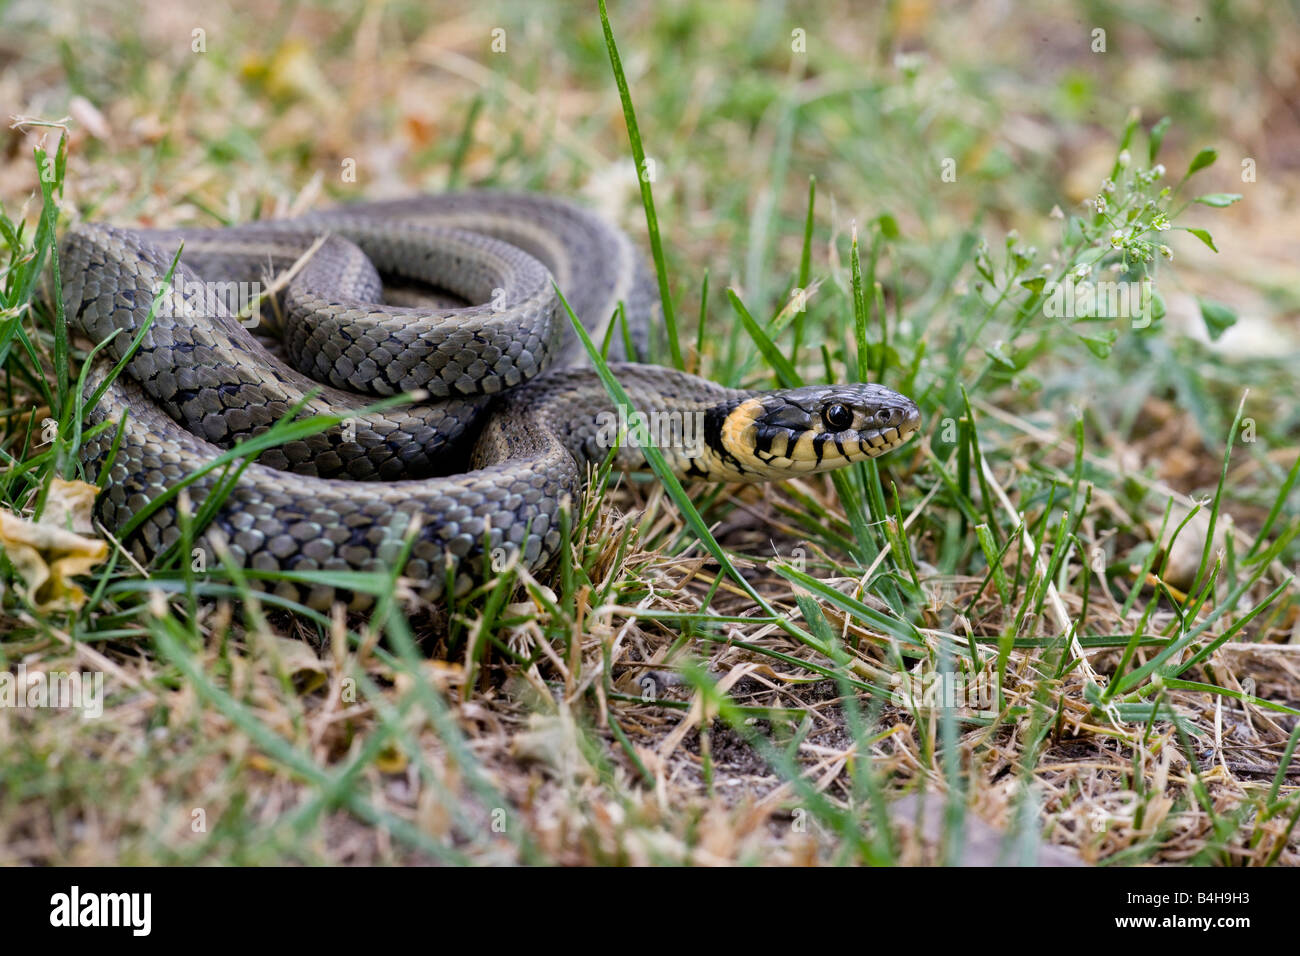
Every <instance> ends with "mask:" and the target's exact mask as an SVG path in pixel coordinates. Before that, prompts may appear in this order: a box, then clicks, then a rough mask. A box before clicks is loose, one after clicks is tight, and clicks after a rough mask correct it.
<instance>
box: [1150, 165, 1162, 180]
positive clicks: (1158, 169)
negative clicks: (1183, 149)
mask: <svg viewBox="0 0 1300 956" xmlns="http://www.w3.org/2000/svg"><path fill="white" fill-rule="evenodd" d="M1151 172H1153V173H1155V174H1156V179H1159V178H1160V177H1161V176H1163V175H1164V174H1165V164H1164V163H1156V164H1155V165H1154V166H1152V167H1151Z"/></svg>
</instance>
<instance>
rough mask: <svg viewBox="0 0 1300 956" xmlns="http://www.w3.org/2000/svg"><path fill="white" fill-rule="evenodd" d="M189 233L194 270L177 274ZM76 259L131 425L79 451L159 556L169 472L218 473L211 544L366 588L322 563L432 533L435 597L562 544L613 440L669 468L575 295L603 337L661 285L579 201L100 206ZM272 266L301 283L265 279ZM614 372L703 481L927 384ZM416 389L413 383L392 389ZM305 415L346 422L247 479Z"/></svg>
mask: <svg viewBox="0 0 1300 956" xmlns="http://www.w3.org/2000/svg"><path fill="white" fill-rule="evenodd" d="M182 243H183V252H182V253H181V255H180V258H179V263H178V265H177V266H176V269H175V273H174V275H173V276H172V279H171V286H172V288H173V290H174V291H173V292H172V294H170V295H161V296H160V292H164V291H165V290H166V288H167V286H166V285H165V283H164V280H165V279H166V276H167V274H168V270H169V268H170V267H171V265H172V261H173V256H174V255H175V254H176V252H177V249H178V248H182ZM60 257H61V264H62V268H63V293H62V294H63V300H64V306H65V309H66V314H67V316H68V320H69V322H70V324H71V326H72V327H73V328H74V329H75V330H77V331H78V332H80V333H81V334H83V335H84V336H86V337H88V338H89V339H91V340H93V342H95V343H104V345H103V348H101V349H100V350H99V351H98V352H97V353H96V354H95V355H94V357H93V359H92V361H91V369H90V370H89V375H88V383H89V384H88V390H90V389H94V388H97V387H99V386H100V384H101V383H107V384H106V386H105V388H104V391H103V394H102V397H101V399H100V401H98V402H97V403H96V404H95V405H94V407H93V408H90V409H89V410H88V412H87V423H88V424H89V425H91V426H94V425H98V424H102V423H109V424H108V425H107V426H106V427H104V428H101V429H98V430H96V431H92V432H91V434H92V436H93V437H90V438H88V439H87V440H86V441H85V442H84V443H83V446H82V448H81V452H80V454H81V458H82V461H83V464H84V466H85V470H86V473H87V475H88V476H90V477H91V478H92V479H94V478H98V480H99V482H100V484H101V487H102V491H101V493H100V495H99V497H98V499H97V505H96V508H97V514H98V517H99V518H100V520H101V521H102V523H103V524H104V525H105V526H106V527H107V528H108V529H110V530H113V531H114V532H115V533H117V534H118V535H121V536H124V538H125V541H124V543H125V544H126V545H127V546H128V548H129V549H130V550H131V551H132V552H133V553H134V554H135V556H136V557H137V558H138V559H139V560H141V561H146V562H147V561H150V560H154V559H156V558H157V557H158V556H159V555H160V554H161V553H163V552H166V551H167V549H169V548H171V547H172V546H174V545H175V544H176V542H177V541H178V540H180V539H182V524H183V521H184V520H185V519H184V515H183V514H181V513H178V507H180V506H179V505H178V502H179V501H180V497H179V496H178V495H175V494H173V495H171V496H170V497H168V496H167V495H166V494H165V493H166V492H168V490H169V489H174V488H176V487H177V485H178V484H180V483H182V482H184V481H186V480H187V479H189V484H188V486H187V494H188V496H189V501H190V502H191V505H190V506H191V508H193V509H195V511H197V509H198V508H199V507H200V503H202V502H203V501H205V500H206V498H207V496H208V494H209V493H211V492H212V491H213V490H214V489H215V488H218V487H219V486H220V487H221V491H222V494H224V495H225V497H224V498H219V499H217V500H219V501H220V504H219V506H217V507H216V508H215V509H213V512H212V513H211V514H210V515H209V516H208V517H209V518H210V523H208V524H207V525H206V527H205V528H204V529H200V530H201V537H200V538H199V539H196V540H198V541H201V542H202V544H203V547H204V548H205V550H206V549H215V551H216V553H217V554H219V555H220V556H222V558H223V559H224V560H233V561H234V562H235V563H236V564H237V565H241V566H242V567H243V568H245V569H246V573H247V576H248V577H249V578H250V582H251V583H253V584H254V585H256V586H259V587H262V588H263V589H266V590H270V591H273V592H275V593H277V594H279V595H281V596H282V597H285V598H287V599H290V600H293V601H297V602H301V603H303V604H306V605H307V606H309V607H312V608H316V609H326V608H328V607H329V606H331V604H332V603H333V602H335V601H342V602H344V603H346V604H348V605H349V606H350V607H353V608H363V607H365V606H366V605H367V604H368V603H370V601H371V598H370V597H369V596H368V595H367V594H366V593H365V592H364V591H361V590H357V591H352V590H350V589H348V588H347V587H346V581H345V579H344V578H340V577H338V576H331V575H330V574H325V573H322V572H350V571H351V572H355V571H375V570H387V569H388V568H391V567H392V565H393V563H394V562H396V561H397V560H399V559H400V557H401V556H402V555H403V553H406V552H404V548H406V547H409V548H410V551H409V556H408V560H407V563H406V564H405V566H404V568H403V574H404V575H405V577H406V578H407V579H408V580H409V581H411V582H413V585H414V588H415V590H416V591H417V592H418V593H419V595H420V596H421V597H422V598H424V599H426V600H428V601H436V600H438V599H439V598H440V597H443V596H445V593H446V591H447V589H448V588H450V589H452V590H453V591H455V592H456V593H463V592H465V591H466V590H468V589H469V588H470V587H471V586H472V585H473V584H474V583H475V582H477V581H481V580H483V579H484V578H485V577H486V576H487V572H488V570H489V568H490V565H491V563H492V562H491V561H490V560H489V556H490V555H493V554H498V555H499V554H502V553H510V552H513V553H514V555H515V556H517V558H518V559H519V560H521V561H522V562H523V563H524V564H525V565H526V566H527V567H529V568H533V569H536V568H539V567H543V566H544V565H546V563H547V562H548V561H549V560H550V559H551V558H552V557H553V556H554V555H555V554H556V552H557V549H558V548H559V547H560V542H561V533H560V528H561V524H560V509H561V507H562V506H565V505H566V503H570V504H571V503H575V502H579V501H580V496H581V493H582V491H583V488H584V482H585V479H586V473H587V467H588V463H590V462H600V461H601V460H603V459H605V458H606V457H607V456H608V455H609V453H610V451H611V447H612V448H614V459H615V463H616V465H617V466H618V467H620V468H624V469H640V468H645V467H646V462H645V459H644V456H643V454H642V452H641V451H640V449H639V447H638V445H637V443H636V442H634V441H627V440H626V438H625V436H626V432H618V431H617V430H616V429H614V430H611V421H612V420H613V416H612V414H611V413H612V412H613V411H614V409H615V405H614V404H613V403H612V402H611V400H610V399H609V398H608V396H607V393H606V391H605V389H604V387H603V386H602V384H601V382H600V380H599V378H598V376H597V375H596V372H595V370H594V369H591V368H590V367H579V366H580V364H581V363H580V362H578V359H579V358H581V359H582V360H583V362H585V355H586V353H585V351H584V350H583V349H582V347H581V343H580V342H579V341H578V340H577V337H576V336H575V335H574V334H573V332H572V329H571V326H570V322H569V320H568V315H567V312H566V311H565V309H564V307H563V304H562V303H561V302H560V301H559V298H558V296H557V295H556V292H555V289H556V287H558V288H559V289H560V291H561V292H562V293H563V294H564V296H565V297H566V299H567V301H568V302H569V304H570V305H571V306H572V308H573V310H574V312H575V313H576V315H577V317H578V318H579V319H580V321H582V323H583V324H584V326H585V327H587V328H588V329H590V330H591V331H592V332H593V335H594V337H595V340H596V341H597V342H600V341H601V337H602V335H603V333H604V330H605V327H606V325H607V323H609V322H610V321H611V320H612V318H611V317H612V316H613V315H614V314H615V312H616V309H617V306H618V304H619V303H620V302H622V303H623V304H624V310H625V314H626V316H627V318H628V320H629V322H628V326H629V328H631V329H632V330H634V334H633V335H632V336H631V338H632V339H633V340H634V342H638V341H639V342H641V343H644V341H645V337H644V330H645V328H646V324H647V321H648V319H649V317H650V315H651V314H652V312H653V308H654V304H655V302H656V301H657V296H656V294H655V288H654V285H653V283H652V281H651V280H650V278H649V275H648V273H647V271H646V270H645V268H644V266H643V264H642V261H641V259H640V257H639V255H638V254H637V252H636V249H635V247H634V246H633V244H632V243H631V241H630V240H629V239H628V237H627V236H626V235H625V234H623V233H622V232H621V231H619V230H617V229H615V228H613V227H611V226H609V225H607V224H606V223H605V222H604V221H603V220H601V219H600V218H598V217H597V216H595V215H594V214H592V213H590V212H588V211H586V210H584V209H582V208H581V207H579V206H576V205H574V204H571V203H569V202H567V201H564V200H560V199H556V198H551V197H546V196H540V195H513V194H504V193H490V192H470V193H458V194H453V195H445V196H423V197H417V198H412V199H408V200H399V201H389V202H371V203H358V204H351V205H346V206H343V207H340V208H338V209H335V210H328V211H325V212H319V213H313V214H309V215H307V216H303V217H301V218H296V219H285V220H269V221H262V222H255V223H250V224H247V225H241V226H237V227H232V228H227V229H193V230H179V231H158V230H144V229H127V228H120V227H116V226H110V225H103V224H93V223H91V224H80V225H78V226H76V227H74V228H73V229H72V230H70V231H69V232H68V234H67V235H66V236H65V237H64V239H63V241H62V243H61V247H60ZM270 276H280V277H281V279H284V278H285V277H287V281H279V282H277V283H275V284H273V285H271V286H270V287H269V288H268V282H267V280H268V277H270ZM245 288H251V289H255V290H258V291H268V292H270V293H272V294H271V295H269V296H268V297H265V298H268V299H269V305H271V306H274V308H268V303H267V302H263V303H262V305H261V306H260V307H259V308H258V309H249V308H248V307H247V306H248V303H246V302H243V301H242V299H239V300H238V301H233V300H232V295H231V294H230V293H231V292H232V290H236V291H237V290H242V289H245ZM236 298H237V297H236ZM155 300H156V301H155ZM267 312H271V313H273V316H274V318H273V319H272V318H271V317H267V318H266V319H262V315H263V314H264V313H267ZM151 313H152V315H153V318H152V320H151V322H150V324H149V326H148V329H147V331H145V332H144V334H143V336H139V333H140V332H141V330H142V328H144V326H145V323H146V322H147V321H150V315H151ZM255 319H256V320H258V321H260V325H258V327H256V328H254V327H251V326H253V325H254V320H255ZM267 330H270V331H273V332H274V333H276V335H277V337H278V338H279V341H280V343H281V344H280V346H279V347H276V346H274V345H273V344H272V345H268V344H267V341H266V339H265V338H264V337H263V336H262V335H261V334H260V333H262V332H264V331H267ZM138 336H139V338H140V342H139V346H138V348H137V349H135V350H134V351H132V350H131V344H132V341H133V339H135V338H137V337H138ZM620 338H621V336H619V335H616V336H614V339H615V340H618V339H620ZM127 356H129V358H127V361H126V364H125V369H124V373H123V374H122V375H120V376H118V377H116V378H113V377H112V376H111V375H110V374H109V370H110V369H111V368H112V367H113V365H114V363H116V362H118V361H119V360H121V359H123V358H124V357H127ZM610 367H611V370H612V371H613V373H614V375H615V377H616V378H617V379H618V380H619V382H620V383H621V384H622V386H623V387H624V389H625V390H626V391H627V393H628V395H629V397H630V398H631V400H632V404H633V406H634V407H635V408H636V409H637V410H638V411H639V412H640V413H642V414H643V415H644V416H646V418H645V420H646V421H647V422H648V423H650V424H658V425H660V426H665V425H667V424H671V426H672V427H671V428H668V429H667V430H666V432H665V434H668V438H667V439H665V436H664V435H661V434H658V433H657V432H656V430H655V429H653V428H652V429H651V433H652V434H651V438H652V440H654V441H655V442H656V444H657V445H658V446H659V447H660V450H661V451H662V452H663V453H664V456H665V458H666V459H667V461H668V462H669V464H670V465H671V466H672V467H673V469H674V470H675V471H676V472H677V473H678V474H679V475H680V476H681V477H683V478H692V477H695V478H705V479H710V480H719V481H755V480H769V479H779V478H783V477H790V476H793V475H796V474H803V473H808V472H812V471H820V470H825V469H829V468H834V467H839V466H841V465H845V464H848V463H850V462H852V461H857V460H861V459H863V458H866V457H874V456H876V455H879V454H882V453H884V452H886V451H888V450H890V449H892V448H895V447H897V446H898V445H900V444H902V443H903V442H905V441H906V440H907V439H908V438H909V437H910V436H911V435H912V434H913V433H914V432H916V431H917V429H918V428H919V427H920V415H919V412H918V411H917V408H916V406H915V405H914V404H913V403H912V402H911V401H910V400H909V399H907V398H905V397H904V396H902V395H899V394H897V393H895V392H893V391H890V390H889V389H887V388H884V387H883V386H880V385H875V384H847V385H829V386H808V387H804V388H796V389H784V390H778V391H770V392H755V391H741V390H735V389H730V388H724V387H722V386H720V385H717V384H715V383H713V382H710V381H707V380H705V379H702V378H699V377H696V376H693V375H688V374H686V373H684V372H679V371H676V370H673V369H668V368H663V367H659V366H653V365H641V364H635V363H631V362H614V363H611V366H610ZM404 393H415V398H416V400H414V401H408V402H405V403H403V404H399V405H397V407H388V408H385V409H384V410H382V411H375V410H373V409H372V408H371V407H370V406H373V405H375V404H376V403H377V402H380V399H381V398H383V397H385V396H394V395H402V394H404ZM390 404H391V403H390ZM292 415H297V416H298V417H299V418H303V417H306V416H312V415H330V416H338V417H339V418H338V419H337V420H333V421H332V422H331V424H330V427H326V428H324V429H323V430H318V431H317V432H316V433H314V434H307V435H302V434H299V435H295V436H293V437H292V438H291V439H290V440H287V441H284V442H282V443H280V444H277V445H275V446H274V447H269V448H266V449H264V450H262V451H261V452H260V454H258V456H257V458H256V460H255V461H253V462H240V464H241V465H242V466H243V470H242V471H239V472H237V473H236V474H237V479H235V480H232V479H229V478H227V477H226V476H227V475H228V474H230V472H228V471H227V470H225V466H222V467H220V468H218V467H212V465H213V462H214V461H215V460H217V459H219V457H220V456H222V455H223V454H225V453H226V452H227V450H228V449H230V448H232V447H234V446H236V445H238V444H239V443H240V442H242V441H246V440H248V439H254V438H256V437H257V436H259V435H261V434H262V433H263V432H265V431H266V430H267V429H268V428H271V427H272V426H273V425H275V424H276V422H277V421H280V420H282V419H286V417H287V416H292ZM624 420H626V419H624ZM660 430H661V431H662V430H664V429H663V428H661V429H660ZM620 434H621V435H623V436H624V440H622V441H621V442H620V440H619V438H618V436H619V435H620ZM467 449H468V451H467ZM458 467H459V468H460V469H462V470H461V471H460V472H459V473H449V472H450V471H454V470H455V469H456V468H458ZM465 468H468V470H464V469H465ZM205 469H206V471H205ZM196 474H198V475H199V477H198V478H192V477H191V476H194V475H196ZM160 496H162V499H163V500H162V502H161V504H160V503H159V501H158V500H156V499H159V498H160ZM417 522H418V530H416V531H415V533H414V535H411V531H412V525H413V524H415V523H417ZM408 537H412V539H413V540H411V541H408V540H406V539H407V538H408ZM340 582H342V583H340Z"/></svg>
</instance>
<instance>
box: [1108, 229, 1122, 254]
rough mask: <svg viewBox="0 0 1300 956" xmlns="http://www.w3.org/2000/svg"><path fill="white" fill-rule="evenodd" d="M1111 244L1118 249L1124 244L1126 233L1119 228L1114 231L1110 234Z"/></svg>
mask: <svg viewBox="0 0 1300 956" xmlns="http://www.w3.org/2000/svg"><path fill="white" fill-rule="evenodd" d="M1110 244H1111V246H1112V247H1114V248H1116V249H1118V248H1119V247H1120V246H1122V245H1124V233H1122V232H1120V231H1119V230H1118V229H1116V230H1115V231H1114V232H1112V233H1111V234H1110Z"/></svg>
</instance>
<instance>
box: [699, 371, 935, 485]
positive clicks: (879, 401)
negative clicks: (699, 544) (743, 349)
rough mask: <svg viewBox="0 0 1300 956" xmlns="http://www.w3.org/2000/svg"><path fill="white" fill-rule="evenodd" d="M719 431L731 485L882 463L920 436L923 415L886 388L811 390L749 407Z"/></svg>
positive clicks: (732, 412) (736, 411) (735, 411)
mask: <svg viewBox="0 0 1300 956" xmlns="http://www.w3.org/2000/svg"><path fill="white" fill-rule="evenodd" d="M718 426H719V427H718V442H717V444H718V445H719V446H720V447H721V448H722V449H723V453H722V454H721V455H720V457H721V458H722V459H723V461H722V467H723V468H724V469H725V470H726V471H728V472H732V473H733V474H730V475H728V477H731V478H732V479H733V480H745V481H756V480H766V479H780V478H783V477H791V476H793V475H796V474H807V473H809V472H816V471H830V470H831V469H833V468H841V467H843V466H844V465H848V464H851V463H853V462H855V461H862V460H864V459H866V458H875V457H877V456H879V455H883V454H884V453H885V452H887V451H890V450H892V449H894V448H897V447H898V446H899V445H902V444H903V443H904V442H906V441H907V440H908V439H909V438H911V437H912V435H914V434H915V433H916V432H917V431H918V430H919V429H920V427H921V412H920V410H919V409H918V408H917V407H916V403H915V402H913V401H912V400H911V399H909V398H907V397H905V396H903V395H900V394H898V393H897V392H895V391H891V390H890V389H888V388H885V387H884V386H883V385H870V384H849V385H809V386H805V387H804V388H788V389H780V390H777V391H773V392H765V393H764V394H762V395H758V396H755V397H753V398H749V399H745V400H743V401H741V402H739V403H737V404H735V405H733V406H732V407H731V408H730V409H729V410H728V411H727V412H726V414H725V415H724V416H722V417H721V419H720V421H719V422H718Z"/></svg>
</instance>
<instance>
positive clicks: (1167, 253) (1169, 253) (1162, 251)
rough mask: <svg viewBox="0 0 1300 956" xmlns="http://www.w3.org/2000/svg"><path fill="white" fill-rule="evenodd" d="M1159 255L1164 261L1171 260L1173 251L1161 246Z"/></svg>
mask: <svg viewBox="0 0 1300 956" xmlns="http://www.w3.org/2000/svg"><path fill="white" fill-rule="evenodd" d="M1160 254H1161V255H1162V256H1164V257H1165V258H1166V259H1172V258H1173V257H1174V250H1172V249H1170V248H1169V247H1168V246H1161V247H1160Z"/></svg>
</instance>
